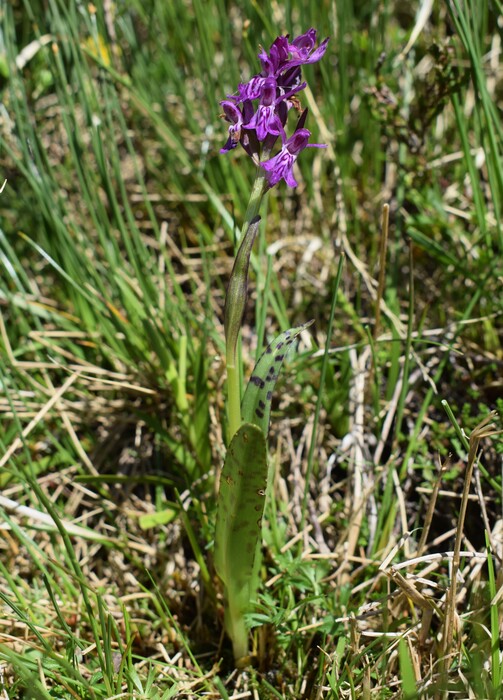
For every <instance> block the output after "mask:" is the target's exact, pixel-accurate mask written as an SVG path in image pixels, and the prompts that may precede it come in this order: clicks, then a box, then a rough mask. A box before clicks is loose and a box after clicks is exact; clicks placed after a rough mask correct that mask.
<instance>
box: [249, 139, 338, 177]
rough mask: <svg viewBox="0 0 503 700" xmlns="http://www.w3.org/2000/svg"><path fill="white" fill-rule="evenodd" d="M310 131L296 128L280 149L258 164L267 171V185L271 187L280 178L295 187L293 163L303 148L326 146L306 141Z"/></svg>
mask: <svg viewBox="0 0 503 700" xmlns="http://www.w3.org/2000/svg"><path fill="white" fill-rule="evenodd" d="M310 136H311V132H310V131H309V130H308V129H303V128H301V129H297V130H296V131H295V132H294V134H293V135H292V136H290V138H289V139H288V140H287V141H285V143H284V144H283V147H282V149H281V151H280V152H279V153H278V154H277V155H276V156H274V157H273V158H270V159H269V160H266V161H265V162H264V163H261V164H260V166H261V167H262V168H264V170H266V171H267V174H268V180H269V186H270V187H273V186H274V185H276V184H277V183H278V182H279V181H280V180H284V181H285V182H286V184H287V185H288V187H297V184H298V183H297V181H296V179H295V178H294V176H293V165H294V163H295V161H296V160H297V157H298V155H299V153H300V152H301V151H303V150H304V148H326V144H322V143H308V140H309V137H310Z"/></svg>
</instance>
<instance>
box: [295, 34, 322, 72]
mask: <svg viewBox="0 0 503 700" xmlns="http://www.w3.org/2000/svg"><path fill="white" fill-rule="evenodd" d="M315 43H316V29H312V28H311V29H309V30H308V31H307V32H306V33H305V34H301V35H300V36H298V37H297V38H296V39H294V40H293V41H292V43H291V44H288V50H289V51H290V53H291V54H292V60H290V61H288V62H287V63H288V67H289V68H291V67H292V66H301V65H305V64H306V63H316V61H319V60H320V59H321V58H323V56H324V55H325V51H326V50H327V44H328V39H325V40H324V41H322V42H321V44H320V45H319V46H318V48H317V49H316V50H315V51H313V49H314V45H315Z"/></svg>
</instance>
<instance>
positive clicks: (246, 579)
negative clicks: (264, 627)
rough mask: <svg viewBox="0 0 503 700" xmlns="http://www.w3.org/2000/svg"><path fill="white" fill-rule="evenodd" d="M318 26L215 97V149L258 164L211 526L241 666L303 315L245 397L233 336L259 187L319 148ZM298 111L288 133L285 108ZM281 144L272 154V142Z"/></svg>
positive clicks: (231, 319) (242, 253)
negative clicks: (276, 408)
mask: <svg viewBox="0 0 503 700" xmlns="http://www.w3.org/2000/svg"><path fill="white" fill-rule="evenodd" d="M316 34H317V32H316V30H315V29H309V30H308V31H307V32H305V34H302V35H301V36H299V37H297V38H295V39H293V40H292V41H290V38H289V36H288V35H286V36H280V37H278V38H277V39H276V40H275V41H274V42H273V44H272V46H271V48H270V50H269V53H267V52H266V51H265V50H264V49H261V51H260V52H259V54H258V57H259V59H260V62H261V65H262V71H261V73H260V74H258V75H255V76H253V77H252V78H251V79H250V80H249V81H248V82H247V83H241V84H240V85H239V86H238V90H237V92H236V94H234V95H229V96H228V97H227V99H225V100H223V101H222V102H221V103H220V104H221V105H222V107H223V110H224V114H223V115H222V116H223V117H224V118H225V119H226V120H227V121H228V122H229V123H230V126H229V136H228V139H227V143H226V144H225V146H224V147H223V148H222V149H221V151H220V152H221V153H227V152H229V151H231V150H233V149H235V148H236V147H237V146H238V145H239V144H240V145H241V146H242V148H243V149H244V151H245V152H246V154H247V155H248V156H249V157H250V158H251V159H252V161H253V163H254V164H255V166H256V168H257V170H256V176H255V182H254V185H253V188H252V192H251V196H250V201H249V204H248V208H247V211H246V214H245V220H244V224H243V228H242V231H241V238H240V241H239V248H238V251H237V254H236V258H235V261H234V266H233V270H232V273H231V277H230V281H229V286H228V289H227V296H226V303H225V318H224V328H225V341H226V367H227V419H228V426H227V427H228V431H227V433H228V437H229V440H230V442H229V446H228V449H227V455H226V458H225V462H224V466H223V469H222V474H221V477H220V488H219V495H218V507H217V522H216V529H215V569H216V572H217V574H218V576H219V578H220V579H221V581H222V583H223V586H224V605H225V627H226V630H227V633H228V635H229V637H230V638H231V640H232V644H233V651H234V658H235V661H236V664H237V665H239V666H243V665H246V664H247V663H248V662H249V660H250V656H249V631H248V627H247V620H246V616H247V614H248V613H250V612H251V611H252V609H253V607H252V606H253V603H254V601H255V600H256V597H257V591H258V586H259V568H260V549H261V541H262V540H261V522H262V516H263V512H264V506H265V496H266V493H267V491H268V488H270V486H271V482H272V474H270V473H269V471H270V470H269V468H268V464H267V444H266V440H267V433H268V430H269V418H270V410H271V400H272V395H273V390H274V387H275V384H276V380H277V378H278V374H279V371H280V368H281V365H282V362H283V359H284V357H285V352H286V350H287V348H288V346H289V345H290V344H291V343H292V342H294V340H295V339H296V338H297V336H298V335H299V334H300V333H301V332H302V330H304V328H306V327H307V326H308V325H310V324H309V323H307V324H304V325H303V326H299V327H297V328H292V329H289V330H287V331H285V332H284V333H282V334H281V335H280V336H279V337H278V338H276V339H275V340H274V341H273V342H272V343H271V345H269V347H268V348H267V349H266V351H265V352H264V353H263V355H262V356H261V358H260V359H259V361H258V363H257V365H256V366H255V368H254V370H253V372H252V375H251V377H250V380H249V383H248V386H247V388H246V391H245V393H244V396H243V397H241V388H240V371H239V363H238V357H239V337H240V331H241V324H242V321H243V316H244V311H245V305H246V299H247V284H248V269H249V263H250V256H251V252H252V248H253V243H254V241H255V238H256V235H257V232H258V229H259V223H260V216H259V211H260V205H261V202H262V199H263V197H264V195H265V193H266V192H267V191H268V190H270V189H271V188H272V187H274V186H276V185H278V184H279V183H280V182H281V180H284V181H285V182H286V184H287V185H288V186H289V187H296V186H297V181H296V179H295V176H294V174H293V167H294V164H295V161H296V160H297V158H298V156H299V155H300V153H301V152H302V151H303V150H304V149H305V148H325V147H326V146H325V145H324V144H318V143H309V138H310V136H311V133H310V131H309V130H308V129H307V128H306V127H305V124H306V119H307V109H304V110H302V108H301V103H300V99H299V93H301V92H302V90H303V89H304V88H305V87H306V83H305V82H302V79H301V68H302V66H303V65H307V64H309V63H315V62H317V61H319V60H320V59H321V58H322V57H323V55H324V54H325V51H326V49H327V44H328V39H325V40H324V41H322V42H321V43H320V44H319V46H318V47H317V48H315V47H316ZM292 111H293V112H297V115H298V118H297V123H296V126H295V129H294V131H293V133H292V134H291V135H290V136H288V135H287V131H286V129H287V122H288V117H289V114H290V113H291V112H292ZM278 140H279V142H280V144H281V146H280V148H279V150H278V151H277V152H276V153H275V154H273V150H274V149H275V146H276V143H277V142H278Z"/></svg>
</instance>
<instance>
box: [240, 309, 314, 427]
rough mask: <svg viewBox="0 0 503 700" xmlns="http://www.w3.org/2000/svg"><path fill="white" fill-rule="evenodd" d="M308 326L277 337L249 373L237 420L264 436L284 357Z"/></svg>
mask: <svg viewBox="0 0 503 700" xmlns="http://www.w3.org/2000/svg"><path fill="white" fill-rule="evenodd" d="M312 323H313V321H308V322H307V323H304V324H303V325H302V326H297V327H296V328H290V329H289V330H287V331H285V332H284V333H281V335H278V337H277V338H275V339H274V340H273V342H272V343H271V344H270V345H269V346H268V347H267V348H266V350H265V352H263V353H262V355H261V356H260V358H259V360H258V362H257V364H256V365H255V369H254V370H253V372H252V375H251V377H250V381H249V382H248V386H247V387H246V391H245V394H244V396H243V401H242V403H241V416H242V419H243V421H244V422H246V423H254V424H255V425H258V426H259V428H261V429H262V432H263V433H264V435H265V436H267V433H268V432H269V420H270V416H271V401H272V395H273V391H274V387H275V386H276V381H277V379H278V376H279V373H280V370H281V365H282V364H283V360H284V359H285V355H286V353H287V352H288V348H289V347H290V345H291V344H292V343H293V342H294V341H295V340H296V338H297V337H298V336H299V335H300V333H302V331H303V330H305V329H306V328H308V327H309V326H310V325H311V324H312Z"/></svg>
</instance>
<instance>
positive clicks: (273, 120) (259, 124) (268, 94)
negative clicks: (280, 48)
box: [245, 78, 306, 141]
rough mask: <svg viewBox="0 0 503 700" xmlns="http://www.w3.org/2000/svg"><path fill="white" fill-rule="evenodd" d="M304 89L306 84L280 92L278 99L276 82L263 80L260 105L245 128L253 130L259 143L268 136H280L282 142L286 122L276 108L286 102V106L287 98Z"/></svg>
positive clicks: (272, 79) (269, 79)
mask: <svg viewBox="0 0 503 700" xmlns="http://www.w3.org/2000/svg"><path fill="white" fill-rule="evenodd" d="M305 87H306V83H302V85H298V86H297V87H295V88H294V89H293V90H290V91H289V92H286V93H285V92H283V91H282V90H280V91H279V93H280V94H279V97H277V93H278V86H277V84H276V80H275V79H274V78H265V80H264V83H263V85H262V91H261V95H260V104H259V106H258V108H257V111H256V112H255V114H254V115H253V117H252V118H251V120H250V121H249V122H248V123H247V124H245V127H246V128H247V129H255V130H256V133H257V138H258V140H259V141H264V140H265V139H266V137H267V135H268V134H272V135H273V136H279V135H280V134H281V136H282V137H283V140H284V139H285V138H286V136H285V130H284V129H283V126H284V123H285V121H286V112H284V114H283V115H281V114H280V113H279V111H278V109H277V108H278V107H279V105H280V104H281V103H282V102H286V103H287V106H288V104H289V103H288V98H289V97H291V96H292V95H294V94H295V93H296V92H298V91H299V90H303V89H304V88H305ZM281 116H283V118H284V120H282V118H281Z"/></svg>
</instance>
